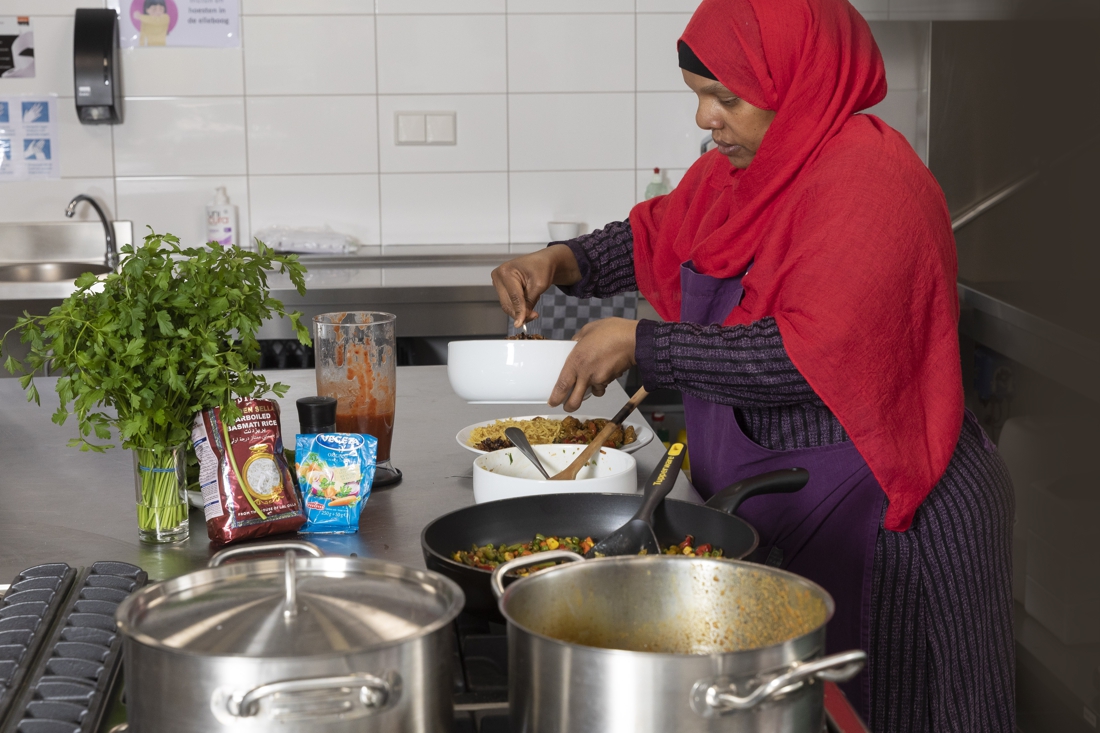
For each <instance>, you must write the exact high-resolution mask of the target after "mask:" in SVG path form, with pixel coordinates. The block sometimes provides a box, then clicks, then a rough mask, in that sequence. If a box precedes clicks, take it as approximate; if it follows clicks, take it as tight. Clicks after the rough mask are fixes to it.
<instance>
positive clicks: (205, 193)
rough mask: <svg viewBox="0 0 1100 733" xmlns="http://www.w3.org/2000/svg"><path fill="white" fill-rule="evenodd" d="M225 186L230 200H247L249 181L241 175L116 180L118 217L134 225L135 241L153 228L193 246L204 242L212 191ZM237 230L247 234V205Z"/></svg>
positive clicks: (240, 209)
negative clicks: (207, 211)
mask: <svg viewBox="0 0 1100 733" xmlns="http://www.w3.org/2000/svg"><path fill="white" fill-rule="evenodd" d="M218 186H224V187H225V190H226V192H227V193H228V194H229V200H230V201H232V202H234V203H237V204H244V203H247V201H248V179H247V178H245V177H244V176H210V177H202V178H199V177H164V178H119V179H117V189H118V218H119V219H129V220H130V221H132V222H133V223H134V239H135V240H140V239H142V238H143V237H144V236H145V235H147V234H148V233H149V229H148V228H147V227H152V228H153V231H155V232H157V233H158V234H164V233H165V232H171V233H172V234H175V235H176V236H177V237H179V238H180V242H181V243H182V244H184V245H186V246H189V247H193V246H196V245H199V244H202V243H203V242H205V241H206V217H205V207H206V205H207V204H209V203H211V201H212V200H213V198H214V189H215V188H216V187H218ZM238 227H239V228H240V231H241V233H242V238H243V236H244V233H245V232H248V231H249V216H248V206H240V207H239V214H238Z"/></svg>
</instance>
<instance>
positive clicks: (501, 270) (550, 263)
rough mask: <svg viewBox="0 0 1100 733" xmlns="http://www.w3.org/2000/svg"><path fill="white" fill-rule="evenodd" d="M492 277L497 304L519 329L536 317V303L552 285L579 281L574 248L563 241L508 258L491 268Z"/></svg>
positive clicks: (579, 273) (578, 268) (579, 274)
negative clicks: (570, 247)
mask: <svg viewBox="0 0 1100 733" xmlns="http://www.w3.org/2000/svg"><path fill="white" fill-rule="evenodd" d="M492 277H493V287H495V288H496V289H497V297H498V298H500V307H501V308H502V309H503V310H504V312H505V313H507V314H508V315H509V316H510V317H511V318H512V320H513V322H514V323H515V326H516V328H520V327H521V326H523V324H525V323H528V322H530V321H533V320H535V318H537V317H538V314H537V313H536V312H535V305H536V304H537V303H538V302H539V296H541V295H542V294H543V293H545V292H546V291H547V290H549V289H550V286H551V285H573V284H574V283H577V282H580V279H581V270H580V267H579V266H578V265H577V258H576V257H574V256H573V250H571V249H569V247H567V246H565V245H564V244H555V245H552V246H550V247H546V248H545V249H541V250H539V251H538V252H532V253H531V254H529V255H523V256H522V257H517V258H516V259H514V260H508V261H507V262H505V263H504V264H503V265H501V266H500V267H498V268H496V269H495V270H493V275H492Z"/></svg>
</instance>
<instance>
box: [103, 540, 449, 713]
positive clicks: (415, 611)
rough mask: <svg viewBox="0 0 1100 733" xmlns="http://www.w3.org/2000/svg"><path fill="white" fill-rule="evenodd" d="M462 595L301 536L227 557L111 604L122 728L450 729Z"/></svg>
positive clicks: (442, 582)
mask: <svg viewBox="0 0 1100 733" xmlns="http://www.w3.org/2000/svg"><path fill="white" fill-rule="evenodd" d="M272 550H279V551H285V555H284V556H283V557H276V558H266V559H251V560H247V561H242V562H236V563H231V564H223V563H224V562H225V561H226V560H228V559H230V558H232V557H235V556H240V555H245V554H252V553H257V552H270V551H272ZM295 551H303V552H306V553H309V554H310V555H313V557H296V556H295V555H294V552H295ZM463 601H464V599H463V595H462V591H461V590H460V589H459V587H458V586H457V585H456V584H455V583H454V582H452V581H450V580H448V579H446V578H444V577H442V576H440V575H437V574H435V573H432V572H428V571H422V570H413V569H411V568H406V567H404V566H401V565H395V564H392V563H387V562H381V561H377V560H368V559H359V558H345V557H324V556H323V555H322V553H321V551H320V550H319V549H317V547H316V546H314V545H311V544H308V543H305V542H283V543H269V544H261V545H249V546H243V547H239V548H232V549H228V550H224V551H222V552H220V553H218V554H217V555H215V556H214V557H213V558H212V559H211V561H210V567H209V568H207V569H206V570H200V571H198V572H194V573H190V574H188V575H184V576H181V577H179V578H175V579H173V580H169V581H166V582H163V583H157V584H156V585H151V586H148V587H146V588H143V589H142V590H140V591H138V592H137V593H135V594H134V595H132V596H130V597H129V598H127V599H126V600H125V601H124V602H123V603H122V604H121V605H120V606H119V608H118V612H117V614H116V621H117V623H118V628H119V630H120V631H121V632H122V634H123V635H124V639H123V662H124V665H125V668H124V669H125V679H126V698H127V701H126V702H127V713H128V719H129V730H130V731H131V732H132V733H200V732H202V733H208V732H209V731H234V732H235V733H249V732H252V731H255V732H257V733H258V732H259V731H285V732H286V733H293V732H295V731H311V732H312V731H324V732H326V733H328V732H331V733H350V732H351V731H384V732H386V733H388V732H390V731H415V732H423V733H428V732H431V733H435V732H436V731H441V730H449V729H450V727H451V725H452V722H453V716H454V712H453V705H452V701H451V687H452V684H453V682H452V663H453V645H454V635H453V634H452V632H451V628H450V623H451V621H452V620H453V619H454V618H455V616H457V615H458V614H459V612H460V611H461V610H462V604H463Z"/></svg>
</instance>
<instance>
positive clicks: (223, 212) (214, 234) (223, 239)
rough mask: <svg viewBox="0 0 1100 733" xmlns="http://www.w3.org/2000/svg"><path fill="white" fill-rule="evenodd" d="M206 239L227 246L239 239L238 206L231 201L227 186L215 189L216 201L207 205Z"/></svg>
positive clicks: (236, 242)
mask: <svg viewBox="0 0 1100 733" xmlns="http://www.w3.org/2000/svg"><path fill="white" fill-rule="evenodd" d="M206 241H207V242H218V243H220V244H223V245H225V246H229V245H231V244H239V242H238V241H237V207H236V206H234V205H233V204H231V203H229V194H228V193H226V190H225V186H218V188H216V189H215V190H214V203H212V204H211V205H210V206H207V207H206Z"/></svg>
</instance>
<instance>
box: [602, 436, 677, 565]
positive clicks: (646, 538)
mask: <svg viewBox="0 0 1100 733" xmlns="http://www.w3.org/2000/svg"><path fill="white" fill-rule="evenodd" d="M683 462H684V444H683V443H673V444H672V445H670V446H669V448H668V451H667V452H666V453H665V457H664V458H663V459H662V460H661V462H660V463H658V464H657V467H656V468H655V469H653V473H652V474H651V475H650V477H649V480H648V481H647V482H646V485H645V500H644V501H642V505H641V507H639V508H638V511H637V512H636V513H635V514H634V516H633V517H631V518H630V521H628V522H627V523H626V524H624V525H623V526H621V527H619V528H618V529H617V530H615V531H614V532H612V533H611V534H609V535H608V536H607V537H605V538H604V539H602V540H600V541H599V542H597V543H596V544H595V545H593V547H592V549H591V550H589V551H588V552H586V553H584V556H585V557H586V558H589V559H591V558H594V557H611V556H613V555H638V554H641V553H642V551H643V550H644V551H645V554H647V555H660V554H661V546H660V545H658V544H657V535H656V534H654V532H653V512H654V510H656V509H657V506H658V505H659V504H660V503H661V502H662V501H664V500H665V497H666V496H668V492H670V491H672V487H673V486H674V485H675V484H676V477H677V476H679V475H680V466H681V465H682V464H683Z"/></svg>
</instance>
